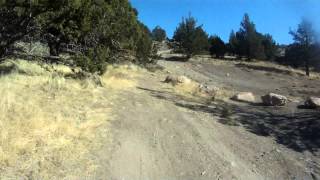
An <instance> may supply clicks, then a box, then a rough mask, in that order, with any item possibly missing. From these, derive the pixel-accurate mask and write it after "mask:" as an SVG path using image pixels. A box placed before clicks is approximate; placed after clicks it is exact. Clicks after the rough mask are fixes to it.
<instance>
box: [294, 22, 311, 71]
mask: <svg viewBox="0 0 320 180" xmlns="http://www.w3.org/2000/svg"><path fill="white" fill-rule="evenodd" d="M289 33H290V34H291V35H292V36H293V40H294V41H295V43H296V44H297V45H298V48H299V49H300V50H301V55H300V56H301V57H302V58H301V59H300V60H301V61H304V65H305V71H306V75H307V76H310V58H311V56H310V55H311V49H312V45H313V44H314V43H315V39H316V38H315V31H314V29H313V27H312V23H311V22H309V21H308V20H306V19H303V20H302V21H301V23H300V24H299V25H298V29H297V30H296V31H290V32H289Z"/></svg>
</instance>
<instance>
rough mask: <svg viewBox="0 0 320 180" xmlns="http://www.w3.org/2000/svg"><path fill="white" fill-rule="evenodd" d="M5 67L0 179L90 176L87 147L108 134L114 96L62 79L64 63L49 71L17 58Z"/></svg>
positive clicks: (92, 165)
mask: <svg viewBox="0 0 320 180" xmlns="http://www.w3.org/2000/svg"><path fill="white" fill-rule="evenodd" d="M12 64H14V65H12ZM10 66H11V67H14V69H13V70H12V72H10V73H9V74H6V75H2V76H0V84H1V86H0V93H1V95H2V98H0V179H79V178H83V177H88V176H91V175H94V173H95V172H96V170H97V168H98V167H99V164H98V163H97V157H95V156H94V153H93V152H95V151H96V150H98V149H100V148H102V146H103V144H104V143H105V142H106V140H105V139H107V137H108V136H109V134H108V122H109V121H110V120H111V119H112V117H111V109H110V108H111V107H110V105H109V102H111V101H113V100H114V99H115V98H116V96H115V95H114V96H113V95H112V94H110V92H109V91H107V90H106V89H105V88H99V87H96V86H94V85H92V86H88V82H86V83H83V82H82V81H79V80H74V79H65V78H64V76H62V75H63V74H65V73H70V69H69V68H68V67H65V66H56V67H50V68H53V69H55V70H54V71H52V72H51V71H48V70H46V68H43V67H42V66H40V65H38V64H37V63H30V62H26V61H22V60H18V61H7V62H6V63H4V64H1V65H0V67H1V68H0V69H5V68H6V67H10ZM57 72H60V73H57ZM106 80H107V79H106ZM107 81H108V80H107ZM84 84H86V85H85V86H84ZM107 92H108V93H107ZM106 94H107V95H106Z"/></svg>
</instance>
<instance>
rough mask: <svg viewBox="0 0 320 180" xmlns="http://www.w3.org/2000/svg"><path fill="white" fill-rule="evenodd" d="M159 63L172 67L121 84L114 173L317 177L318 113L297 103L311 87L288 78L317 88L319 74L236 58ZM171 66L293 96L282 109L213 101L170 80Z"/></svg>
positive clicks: (209, 80) (229, 85)
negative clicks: (252, 65) (254, 65)
mask: <svg viewBox="0 0 320 180" xmlns="http://www.w3.org/2000/svg"><path fill="white" fill-rule="evenodd" d="M159 64H160V65H162V66H164V67H165V68H166V69H165V70H164V71H163V72H155V73H150V72H145V73H143V75H142V76H140V77H139V78H138V84H137V86H136V87H135V88H132V89H130V90H126V91H122V92H121V95H120V97H121V98H120V100H119V101H118V102H117V103H116V104H117V105H116V106H117V111H116V114H117V120H115V121H113V128H112V129H113V130H112V131H113V134H114V137H117V138H116V139H114V144H113V148H112V149H111V150H110V154H112V155H111V159H110V161H109V164H108V171H109V172H110V175H111V177H112V178H111V179H130V180H132V179H146V180H149V179H156V180H157V179H159V180H161V179H187V180H188V179H190V180H191V179H316V178H317V177H318V174H319V155H318V154H317V153H318V149H319V147H318V145H319V134H318V132H319V131H318V130H319V127H320V126H319V123H318V122H317V121H318V119H319V112H317V111H313V110H302V109H298V108H297V105H299V102H298V101H299V100H301V99H302V98H303V97H304V96H305V95H306V94H304V93H302V92H300V91H298V90H297V91H295V89H292V88H289V84H290V85H292V84H296V86H299V87H300V85H297V84H300V83H301V84H304V83H306V84H308V86H303V87H302V88H306V89H307V88H308V89H307V90H308V91H310V92H313V91H314V89H313V88H312V87H313V86H316V84H318V83H319V80H317V79H316V80H307V79H305V77H300V76H291V75H286V74H282V73H279V72H269V73H271V74H270V75H269V74H266V72H264V71H261V70H253V69H248V68H243V67H237V65H236V64H234V63H230V64H229V63H224V62H221V64H220V65H217V64H214V63H211V62H202V63H199V62H195V61H191V62H188V63H185V62H183V63H182V62H168V61H160V62H159ZM168 72H169V74H177V75H186V76H188V77H191V78H192V79H194V80H196V81H199V82H202V83H206V84H207V85H209V86H219V87H221V88H225V89H227V90H229V91H231V92H232V91H234V92H236V91H252V92H254V93H255V94H257V95H260V94H264V93H266V92H269V91H271V92H272V91H276V92H278V91H279V93H283V94H284V95H288V96H289V97H290V98H291V99H292V101H291V102H290V103H289V105H288V106H287V107H284V108H272V107H268V108H267V107H261V106H255V105H252V104H243V103H236V102H232V101H229V100H225V101H217V102H211V103H208V101H202V100H199V99H194V98H190V96H188V95H185V94H181V93H179V92H178V91H176V90H175V88H174V87H173V86H171V85H169V84H164V83H163V82H162V81H163V80H164V79H165V77H166V76H167V75H168ZM287 81H288V82H287ZM284 82H287V84H285V83H284ZM291 83H292V84H291ZM297 88H298V87H297ZM295 93H296V94H295ZM300 95H301V96H300ZM300 103H301V102H300Z"/></svg>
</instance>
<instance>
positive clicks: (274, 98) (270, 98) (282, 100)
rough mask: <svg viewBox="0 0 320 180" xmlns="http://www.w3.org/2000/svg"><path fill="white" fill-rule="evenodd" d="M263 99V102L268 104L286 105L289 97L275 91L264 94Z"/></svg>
mask: <svg viewBox="0 0 320 180" xmlns="http://www.w3.org/2000/svg"><path fill="white" fill-rule="evenodd" d="M261 100H262V102H263V104H265V105H267V106H284V105H286V104H287V102H288V99H287V97H285V96H282V95H279V94H275V93H269V94H267V95H265V96H262V97H261Z"/></svg>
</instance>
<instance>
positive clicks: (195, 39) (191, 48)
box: [173, 15, 209, 58]
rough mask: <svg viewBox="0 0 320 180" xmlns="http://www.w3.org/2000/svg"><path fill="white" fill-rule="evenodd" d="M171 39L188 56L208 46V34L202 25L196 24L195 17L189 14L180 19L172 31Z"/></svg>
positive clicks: (205, 49) (206, 48)
mask: <svg viewBox="0 0 320 180" xmlns="http://www.w3.org/2000/svg"><path fill="white" fill-rule="evenodd" d="M173 40H174V41H176V42H178V43H179V44H180V49H182V50H183V52H184V53H186V54H187V56H188V58H190V57H191V56H192V55H194V54H197V53H200V52H202V51H207V50H208V48H209V41H208V34H207V33H206V32H205V31H204V30H203V28H202V26H197V22H196V20H195V18H193V17H192V16H191V15H189V17H188V18H186V19H184V18H183V19H182V22H181V23H180V24H179V26H178V27H177V29H176V31H175V32H174V36H173Z"/></svg>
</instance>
